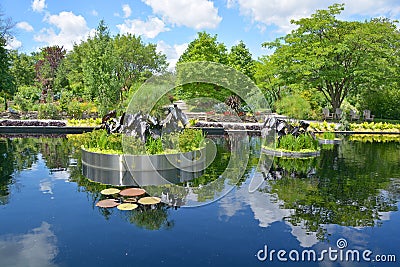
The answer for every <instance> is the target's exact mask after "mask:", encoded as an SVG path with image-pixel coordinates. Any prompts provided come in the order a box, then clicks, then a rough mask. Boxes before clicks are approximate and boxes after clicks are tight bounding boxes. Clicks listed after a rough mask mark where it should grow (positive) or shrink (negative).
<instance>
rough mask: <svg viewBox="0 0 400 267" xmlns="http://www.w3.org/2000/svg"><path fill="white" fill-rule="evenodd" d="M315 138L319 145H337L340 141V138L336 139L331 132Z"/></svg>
mask: <svg viewBox="0 0 400 267" xmlns="http://www.w3.org/2000/svg"><path fill="white" fill-rule="evenodd" d="M317 136H318V142H319V143H320V144H339V143H340V142H341V141H342V138H337V137H336V135H335V133H333V132H324V133H323V134H319V135H317Z"/></svg>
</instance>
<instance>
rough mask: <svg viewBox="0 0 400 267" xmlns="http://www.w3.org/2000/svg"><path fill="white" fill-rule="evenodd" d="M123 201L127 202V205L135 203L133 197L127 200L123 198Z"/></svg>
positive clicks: (135, 200)
mask: <svg viewBox="0 0 400 267" xmlns="http://www.w3.org/2000/svg"><path fill="white" fill-rule="evenodd" d="M123 201H124V202H127V203H136V202H137V199H136V198H134V197H128V198H125V199H124V200H123Z"/></svg>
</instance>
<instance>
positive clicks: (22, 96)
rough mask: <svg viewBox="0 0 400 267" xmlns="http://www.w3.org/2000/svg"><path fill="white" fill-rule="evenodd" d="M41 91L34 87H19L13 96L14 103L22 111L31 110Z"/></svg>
mask: <svg viewBox="0 0 400 267" xmlns="http://www.w3.org/2000/svg"><path fill="white" fill-rule="evenodd" d="M41 93H42V90H41V89H40V88H37V87H35V86H21V87H19V88H18V91H17V93H16V94H15V95H14V102H15V104H16V105H17V106H18V108H19V109H20V110H22V111H29V110H33V108H34V105H35V104H37V103H38V101H39V99H40V95H41Z"/></svg>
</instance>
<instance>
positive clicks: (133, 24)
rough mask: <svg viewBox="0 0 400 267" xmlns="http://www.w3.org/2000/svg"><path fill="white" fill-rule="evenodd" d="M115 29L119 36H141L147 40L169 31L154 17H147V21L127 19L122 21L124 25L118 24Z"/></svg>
mask: <svg viewBox="0 0 400 267" xmlns="http://www.w3.org/2000/svg"><path fill="white" fill-rule="evenodd" d="M117 28H118V29H119V31H120V33H121V34H124V33H131V34H136V35H143V36H145V37H147V38H154V37H156V36H157V35H158V34H159V33H161V32H165V31H169V29H168V28H167V27H165V23H164V22H163V21H162V20H161V19H159V18H156V17H148V18H147V21H143V20H140V19H133V20H130V19H127V20H125V21H124V24H118V25H117Z"/></svg>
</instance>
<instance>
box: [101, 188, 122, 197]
mask: <svg viewBox="0 0 400 267" xmlns="http://www.w3.org/2000/svg"><path fill="white" fill-rule="evenodd" d="M120 191H121V190H119V189H117V188H107V189H103V190H101V192H100V193H101V194H103V195H114V194H118V193H119V192H120Z"/></svg>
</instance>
